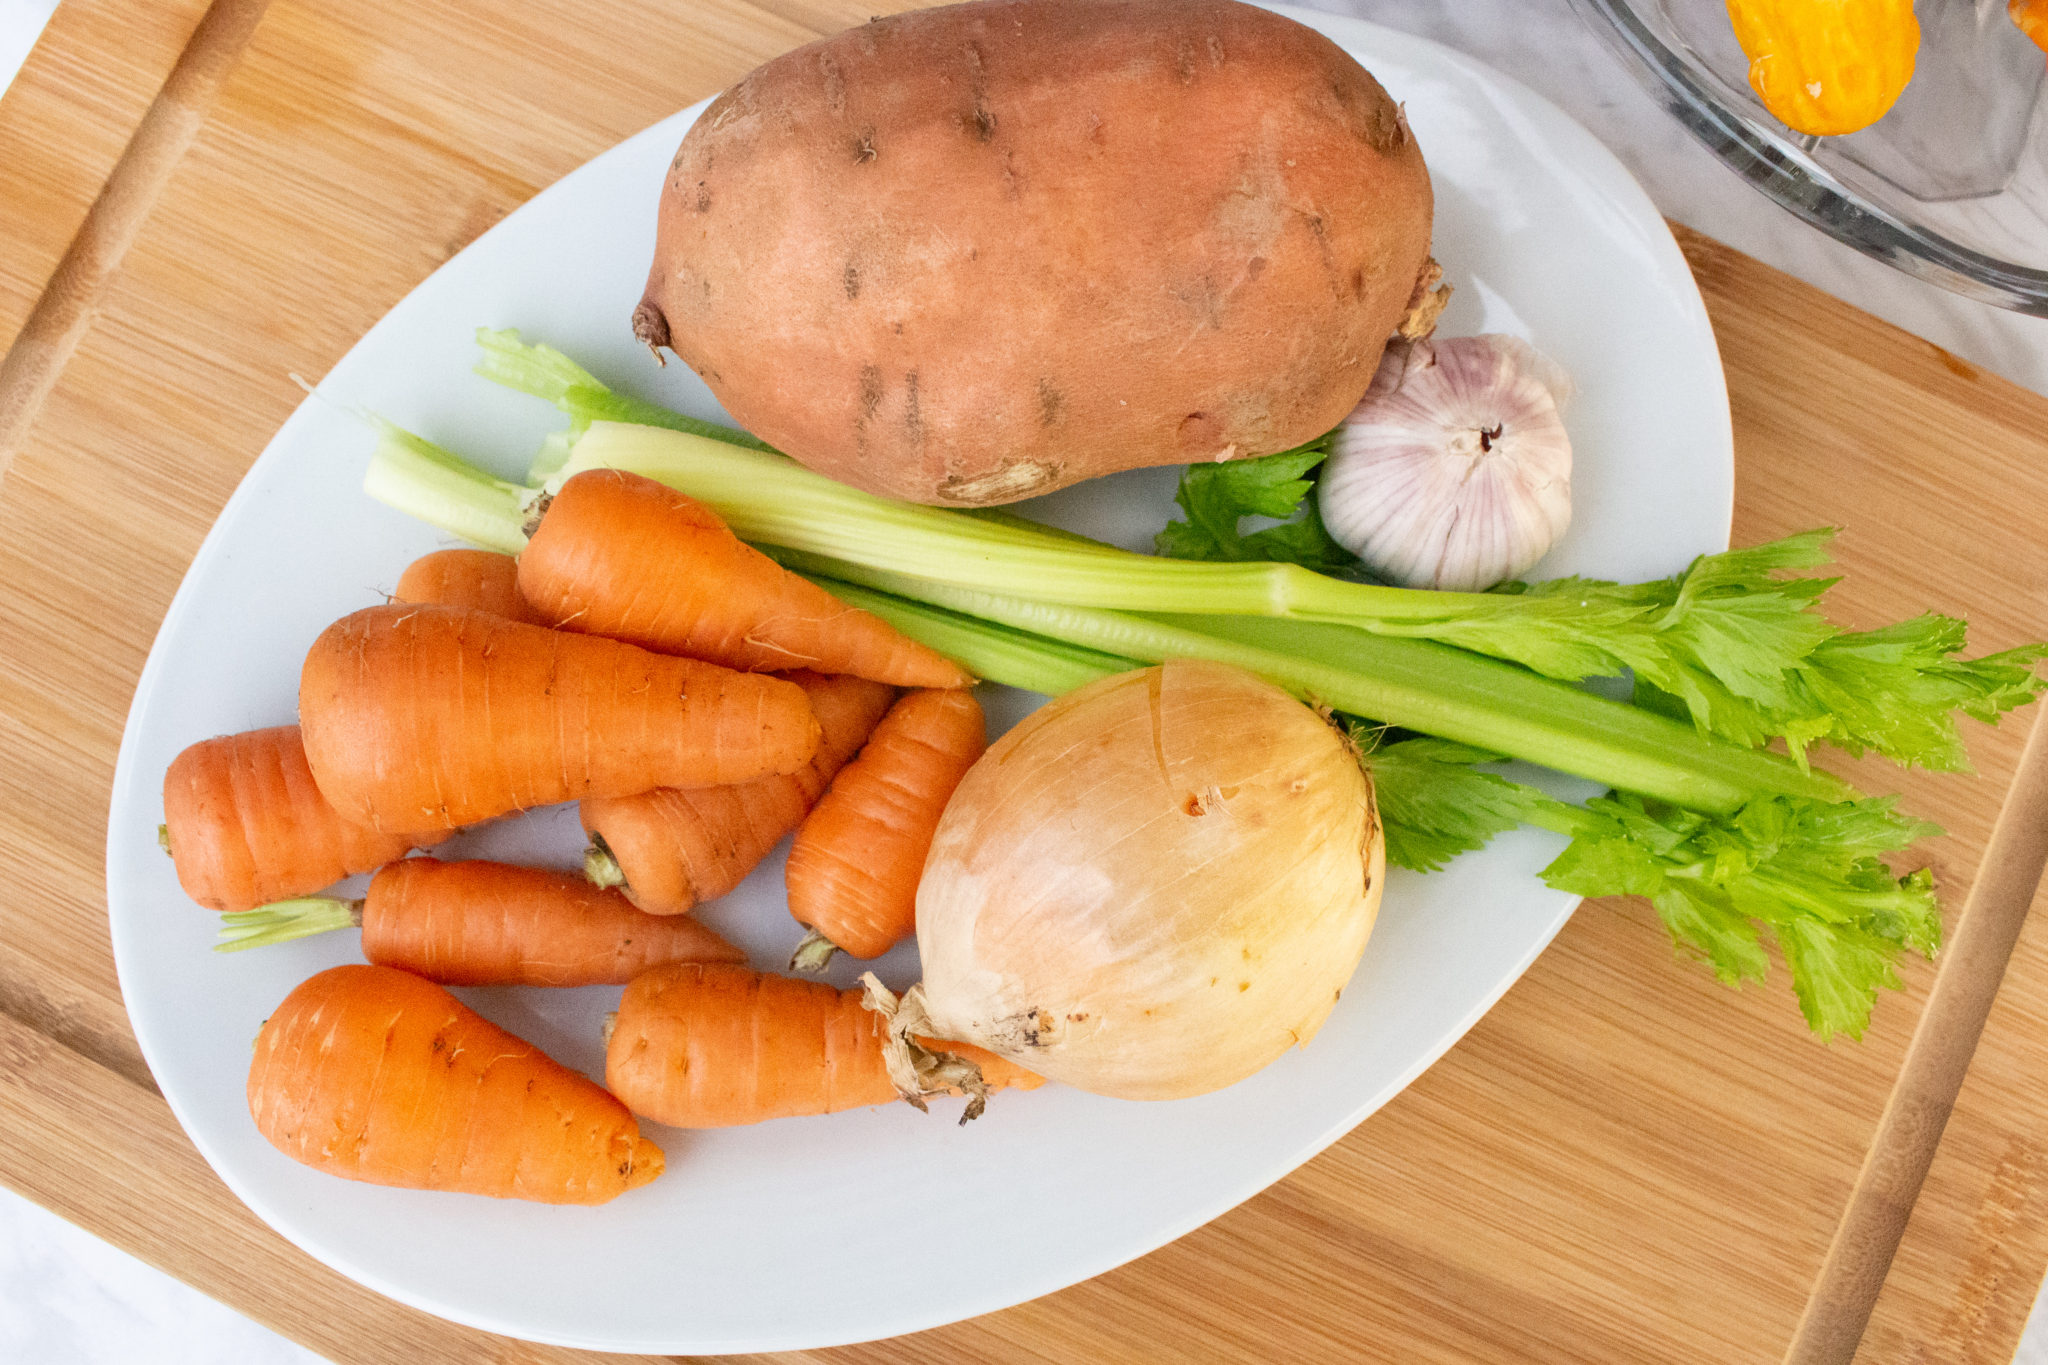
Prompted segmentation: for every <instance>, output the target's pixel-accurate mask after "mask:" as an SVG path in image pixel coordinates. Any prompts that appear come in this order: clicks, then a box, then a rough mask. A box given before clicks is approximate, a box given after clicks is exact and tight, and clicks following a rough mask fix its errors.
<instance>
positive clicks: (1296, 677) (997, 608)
mask: <svg viewBox="0 0 2048 1365" xmlns="http://www.w3.org/2000/svg"><path fill="white" fill-rule="evenodd" d="M769 553H771V554H773V555H774V556H775V557H776V558H777V559H778V560H780V561H781V562H783V563H784V564H786V565H788V566H789V567H791V568H794V569H797V570H799V571H801V572H804V573H812V574H818V575H820V576H822V577H829V578H833V579H836V580H838V581H840V582H844V583H859V584H861V585H864V586H866V587H870V588H874V589H876V590H878V591H880V592H884V593H888V594H892V595H894V596H897V597H899V598H913V599H916V600H918V601H923V602H928V603H932V604H935V605H938V606H942V607H945V608H947V609H949V610H951V611H955V612H961V613H965V614H967V615H969V616H976V617H980V618H983V619H984V620H990V621H995V622H999V623H1000V624H1002V625H1006V626H1010V627H1013V628H1015V629H1018V630H1023V631H1029V632H1032V633H1034V634H1036V635H1040V636H1046V637H1050V638H1052V639H1057V640H1065V641H1068V642H1070V643H1073V644H1077V645H1082V646H1085V647H1087V648H1089V649H1092V650H1099V651H1102V652H1104V653H1107V654H1112V655H1118V656H1122V657H1125V658H1130V659H1137V660H1142V661H1144V662H1146V663H1157V662H1159V661H1161V660H1165V659H1214V660H1216V661H1218V662H1221V663H1232V664H1236V665H1238V666H1239V667H1242V668H1245V669H1247V670H1248V671H1250V672H1253V673H1257V674H1258V675H1259V676H1261V677H1263V678H1266V679H1268V680H1269V681H1272V682H1274V683H1277V684H1279V685H1280V686H1282V687H1285V688H1287V689H1288V690H1289V691H1291V692H1293V693H1295V694H1296V695H1297V696H1300V697H1302V698H1304V699H1306V700H1310V701H1316V702H1321V703H1323V704H1326V705H1329V706H1332V707H1334V708H1336V709H1337V710H1340V711H1346V712H1349V713H1351V714H1353V715H1359V716H1369V717H1371V718H1372V719H1374V720H1377V721H1381V722H1384V723H1386V724H1389V725H1398V726H1401V727H1402V728H1404V729H1410V730H1418V731H1421V732H1423V733H1425V734H1432V735H1439V736H1442V737H1443V738H1445V739H1451V740H1456V741H1458V742H1460V743H1464V744H1470V745H1474V746H1477V747H1480V748H1484V749H1488V750H1490V751H1492V752H1495V753H1501V754H1505V755H1508V756H1509V757H1512V758H1520V759H1525V760H1527V761H1528V762H1531V763H1539V764H1542V765H1543V766H1544V767H1547V768H1555V769H1557V770H1558V771H1559V772H1566V773H1571V774H1574V775H1575V776H1579V777H1585V778H1590V779H1591V780H1593V781H1595V782H1601V783H1605V784H1606V785H1608V786H1611V787H1616V788H1619V789H1621V790H1623V791H1632V792H1638V793H1640V794H1642V795H1644V796H1650V797H1654V798H1657V799H1659V800H1663V801H1669V802H1671V803H1672V804H1674V805H1678V806H1683V807H1685V808H1687V809H1689V810H1698V811H1704V812H1707V813H1710V814H1721V815H1725V814H1728V813H1729V812H1732V811H1734V810H1736V809H1738V808H1739V807H1740V806H1742V805H1743V804H1744V803H1745V802H1746V801H1748V800H1749V799H1750V798H1751V797H1753V796H1755V795H1756V794H1758V793H1759V792H1775V793H1783V794H1786V795H1794V796H1804V797H1810V798H1816V799H1820V800H1830V801H1832V800H1840V799H1842V798H1844V797H1846V796H1850V795H1853V792H1851V790H1850V789H1849V788H1848V787H1847V786H1846V785H1845V784H1844V783H1842V782H1840V781H1839V780H1837V779H1835V778H1833V777H1830V776H1829V775H1827V774H1826V773H1821V772H1816V771H1812V770H1806V769H1801V768H1800V767H1799V766H1798V765H1796V764H1794V763H1792V762H1791V761H1790V760H1788V759H1786V758H1784V757H1782V756H1780V755H1777V754H1773V753H1767V752H1762V751H1758V750H1752V749H1741V748H1737V747H1735V746H1733V745H1729V744H1724V743H1720V742H1717V741H1715V740H1713V739H1710V738H1707V737H1706V736H1703V735H1701V734H1700V733H1699V732H1698V731H1697V730H1695V729H1693V728H1692V727H1691V726H1689V725H1686V724H1684V723H1683V722H1680V721H1675V720H1672V719H1669V718H1668V717H1665V716H1660V715H1657V714H1656V713H1654V712H1650V711H1644V710H1640V709H1638V708H1636V707H1632V706H1626V705H1623V704H1621V703H1619V702H1611V701H1608V700H1606V699H1605V698H1603V697H1598V696H1595V695H1593V694H1592V693H1590V692H1583V691H1581V690H1579V689H1578V688H1575V687H1572V686H1569V685H1568V684H1565V683H1559V682H1553V681H1551V680H1549V679H1546V678H1540V677H1537V676H1536V675H1535V674H1533V673H1530V672H1528V671H1526V670H1524V669H1519V668H1516V667H1514V666H1513V665H1511V664H1504V663H1500V662H1498V661H1497V660H1493V659H1487V658H1483V657H1481V656H1479V655H1475V654H1469V653H1466V652H1465V651H1463V650H1458V649H1453V648H1451V647H1449V646H1447V645H1437V644H1432V643H1430V642H1428V641H1425V640H1403V639H1387V638H1381V637H1378V636H1373V635H1368V634H1365V633H1363V632H1361V631H1355V630H1350V629H1347V628H1345V627H1342V626H1323V625H1317V624H1314V623H1308V622H1291V621H1266V620H1259V619H1256V618H1243V617H1200V616H1190V617H1166V616H1141V615H1133V614H1126V613H1121V612H1110V611H1100V610H1095V609H1091V608H1086V607H1073V606H1061V605H1057V604H1052V603H1045V602H1033V601H1028V600H1026V599H1024V598H1018V597H1005V596H1001V595H999V594H995V593H984V592H978V591H975V590H973V589H968V588H956V587H952V586H950V585H946V584H937V583H930V582H927V581H925V580H923V579H919V578H914V577H911V576H909V575H905V574H892V573H889V572H887V571H884V570H877V569H871V568H867V567H865V566H862V565H857V564H848V563H844V562H839V561H834V560H831V559H827V558H824V557H822V556H818V555H811V554H806V553H804V552H802V551H791V550H788V549H786V548H783V547H779V546H778V547H769ZM906 633H911V632H909V631H906ZM927 643H930V642H929V641H927ZM935 647H936V646H935Z"/></svg>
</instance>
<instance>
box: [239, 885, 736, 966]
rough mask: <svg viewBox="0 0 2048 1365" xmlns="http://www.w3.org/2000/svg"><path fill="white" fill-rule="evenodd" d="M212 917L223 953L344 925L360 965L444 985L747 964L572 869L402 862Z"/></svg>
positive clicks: (701, 933) (698, 929) (708, 936)
mask: <svg viewBox="0 0 2048 1365" xmlns="http://www.w3.org/2000/svg"><path fill="white" fill-rule="evenodd" d="M221 919H222V921H223V924H222V929H221V937H222V938H223V940H225V941H224V942H222V943H220V944H218V945H216V946H217V947H218V949H219V950H220V951H222V952H234V951H237V950H240V949H243V948H260V947H264V946H266V945H268V944H272V943H283V942H286V941H287V940H290V939H295V938H304V937H306V936H307V935H309V934H321V933H326V932H327V931H328V930H330V929H342V928H347V927H348V926H350V925H354V926H357V927H359V928H361V929H362V931H363V956H364V957H367V958H368V959H370V961H372V962H374V963H376V964H377V965H378V966H380V967H398V968H402V969H403V970H405V971H408V972H412V973H413V974H415V975H417V976H424V977H425V978H426V979H427V980H429V981H438V982H440V983H441V984H442V985H444V986H600V985H602V986H623V985H624V984H626V983H627V982H628V981H631V980H632V979H633V978H634V977H636V976H638V975H639V974H640V973H642V972H644V971H646V970H648V969H649V968H650V967H658V966H661V965H662V964H663V963H666V962H739V961H743V960H744V959H745V957H746V954H744V953H742V952H741V951H740V950H739V949H737V948H735V947H733V946H732V945H731V944H730V943H727V942H726V941H725V940H724V939H722V938H720V937H719V936H718V935H717V934H714V933H712V932H711V931H710V930H709V929H707V928H705V927H704V926H703V925H701V924H699V923H697V921H695V920H693V919H690V918H688V917H687V916H680V917H679V916H667V917H663V916H658V915H649V914H644V913H642V912H641V911H639V910H636V909H634V908H633V906H632V903H631V902H629V901H628V900H627V899H626V898H625V897H624V896H621V895H620V894H619V893H618V892H616V891H606V890H603V889H601V888H599V887H595V886H592V885H591V884H590V883H589V882H587V881H585V880H584V879H583V878H582V877H579V876H576V875H574V874H573V873H567V872H552V871H549V870H548V869H546V868H540V867H514V866H512V865H510V864H508V863H485V862H441V861H439V860H437V859H434V858H406V859H403V860H401V861H399V862H395V863H390V864H388V865H386V866H385V868H384V869H383V870H382V871H380V872H379V873H378V874H377V875H376V876H375V877H372V878H371V879H370V889H369V892H368V894H367V895H365V896H364V897H363V899H361V900H357V901H345V900H337V899H331V898H328V897H323V896H308V897H305V898H302V899H299V900H287V901H279V902H277V903H276V904H274V905H265V906H261V907H259V908H257V909H255V910H251V911H248V912H246V913H244V914H239V915H223V916H222V917H221Z"/></svg>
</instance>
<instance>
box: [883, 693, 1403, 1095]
mask: <svg viewBox="0 0 2048 1365" xmlns="http://www.w3.org/2000/svg"><path fill="white" fill-rule="evenodd" d="M1384 866H1385V854H1384V847H1383V844H1382V840H1381V836H1380V827H1379V819H1378V815H1377V812H1376V810H1375V807H1374V803H1373V795H1372V787H1371V784H1370V782H1369V781H1368V780H1367V778H1366V776H1365V774H1364V773H1363V772H1362V771H1361V770H1360V768H1359V765H1358V761H1357V758H1356V756H1355V754H1354V753H1353V752H1352V749H1351V746H1350V745H1349V743H1348V742H1347V741H1346V739H1345V738H1344V736H1343V735H1341V734H1340V733H1339V732H1338V731H1337V730H1336V729H1334V728H1333V727H1332V726H1331V725H1330V724H1329V723H1328V721H1326V720H1325V719H1324V718H1323V717H1322V716H1320V715H1318V714H1317V713H1316V712H1315V711H1312V710H1311V709H1310V708H1308V707H1307V706H1304V705H1302V704H1301V703H1300V702H1298V701H1296V700H1295V699H1294V698H1292V697H1290V696H1288V695H1287V694H1286V693H1285V692H1283V691H1281V690H1280V689H1279V688H1277V687H1274V686H1272V685H1271V684H1268V683H1265V682H1262V681H1260V680H1259V679H1257V678H1255V677H1253V676H1252V675H1251V674H1249V673H1246V672H1244V671H1242V670H1240V669H1236V668H1231V667H1228V666H1226V665H1222V664H1214V663H1205V662H1196V661H1189V662H1174V663H1168V664H1165V665H1163V666H1161V667H1158V668H1147V669H1140V670H1138V671H1136V672H1131V673H1122V674H1118V675H1116V676H1115V677H1111V678H1104V679H1102V680H1101V681H1100V682H1097V683H1093V684H1091V685H1089V686H1087V687H1084V688H1082V689H1080V690H1079V691H1076V692H1073V693H1070V694H1068V695H1067V696H1065V697H1063V698H1061V699H1059V700H1057V701H1055V702H1053V703H1051V704H1050V705H1048V706H1046V707H1044V708H1043V709H1041V710H1039V711H1037V712H1036V713H1034V714H1033V715H1031V716H1030V717H1029V718H1027V719H1026V720H1025V721H1024V723H1023V724H1021V725H1019V726H1018V727H1017V728H1016V729H1014V730H1012V731H1011V732H1010V733H1009V734H1007V735H1005V736H1004V737H1003V738H1002V739H1000V740H998V741H997V742H996V743H995V744H994V745H993V746H992V747H991V748H990V749H989V751H988V753H987V754H986V755H985V756H984V757H983V758H982V760H981V761H980V762H979V763H977V764H975V766H974V767H973V769H972V770H971V771H969V773H968V774H967V777H966V779H965V780H964V781H963V782H962V783H961V784H960V787H959V790H958V791H957V792H955V793H954V796H953V799H952V801H951V803H950V804H949V805H948V806H947V807H946V814H945V818H944V819H943V820H942V821H941V822H940V824H939V829H938V834H937V836H936V837H935V838H934V840H933V842H932V849H931V855H930V857H929V859H928V860H927V861H926V863H925V870H924V878H923V881H922V882H921V883H920V885H919V887H918V894H917V946H918V951H919V953H920V954H921V955H922V957H923V960H924V980H923V981H922V982H921V983H920V984H919V985H917V986H913V987H912V988H911V990H910V992H909V993H908V994H907V995H906V996H905V997H904V1000H903V1001H902V1002H901V1009H900V1010H895V1014H896V1017H895V1026H894V1027H893V1028H892V1036H893V1039H894V1046H893V1048H892V1074H893V1075H894V1076H895V1077H896V1079H897V1081H898V1085H899V1087H900V1088H902V1089H904V1090H905V1093H906V1094H909V1095H911V1096H912V1098H915V1094H916V1093H917V1092H920V1091H921V1092H924V1093H930V1092H931V1091H933V1090H935V1089H937V1088H939V1080H938V1079H937V1077H938V1073H937V1071H936V1069H935V1068H936V1067H937V1066H938V1063H937V1062H936V1061H935V1059H934V1057H933V1055H932V1054H930V1053H927V1052H926V1051H925V1050H924V1049H923V1048H921V1047H918V1046H917V1045H916V1044H915V1042H914V1040H913V1038H912V1035H917V1036H922V1037H939V1038H952V1039H958V1040H960V1041H963V1042H971V1043H975V1044H978V1045H980V1046H982V1047H985V1048H987V1049H989V1050H990V1051H991V1052H995V1053H998V1054H1000V1055H1001V1056H1004V1057H1007V1058H1009V1059H1010V1060H1012V1061H1015V1062H1018V1063H1020V1064H1021V1065H1023V1066H1026V1067H1029V1068H1030V1069H1031V1070H1033V1071H1036V1072H1038V1073H1039V1074H1040V1075H1043V1076H1046V1077H1048V1078H1050V1079H1052V1080H1058V1081H1063V1082H1065V1083H1067V1084H1069V1085H1074V1086H1078V1087H1080V1088H1081V1089H1083V1090H1092V1091H1095V1092H1097V1093H1098V1094H1103V1095H1114V1096H1119V1097H1122V1098H1127V1099H1177V1098H1181V1097H1184V1096H1188V1095H1199V1094H1203V1093H1205V1092H1207V1091H1210V1090H1216V1089H1220V1088H1221V1087H1223V1086H1226V1085H1230V1084H1232V1083H1233V1082H1236V1081H1239V1080H1242V1079H1243V1078H1244V1077H1246V1076H1249V1075H1251V1074H1252V1073H1253V1072H1255V1071H1257V1070H1258V1069H1259V1068H1261V1067H1263V1066H1265V1065H1266V1064H1267V1063H1268V1062H1270V1061H1272V1060H1273V1059H1274V1058H1276V1057H1278V1056H1279V1055H1280V1054H1281V1053H1283V1052H1285V1051H1286V1050H1287V1049H1288V1048H1290V1047H1294V1046H1297V1045H1300V1044H1304V1043H1306V1042H1307V1041H1308V1040H1309V1039H1310V1038H1311V1037H1312V1036H1314V1034H1315V1032H1316V1030H1317V1029H1318V1028H1319V1027H1321V1025H1322V1022H1323V1020H1324V1019H1325V1018H1326V1017H1327V1016H1328V1015H1329V1013H1330V1009H1331V1007H1332V1006H1333V1005H1335V1004H1336V1002H1337V997H1338V995H1339V994H1340V993H1341V992H1342V990H1343V987H1344V983H1345V982H1346V981H1348V980H1349V979H1350V977H1351V973H1352V970H1353V969H1354V968H1355V967H1356V966H1357V964H1358V958H1359V954H1360V953H1361V952H1362V951H1363V950H1364V948H1365V941H1366V937H1367V935H1368V934H1370V933H1371V931H1372V924H1373V918H1374V915H1375V913H1376V912H1377V910H1378V906H1379V897H1380V882H1381V880H1382V877H1383V874H1384ZM869 998H870V1001H871V1003H873V1004H874V1005H876V1007H878V1008H882V1009H884V1010H885V1012H888V1011H891V1010H894V1007H895V1003H896V1002H895V1001H894V998H893V997H891V996H889V994H888V993H887V992H886V991H883V990H881V989H880V988H879V985H878V984H877V985H873V986H871V989H870V995H869ZM924 1073H932V1074H930V1075H925V1074H924ZM949 1083H951V1084H956V1085H957V1084H958V1081H957V1078H953V1079H952V1080H951V1081H950V1082H949Z"/></svg>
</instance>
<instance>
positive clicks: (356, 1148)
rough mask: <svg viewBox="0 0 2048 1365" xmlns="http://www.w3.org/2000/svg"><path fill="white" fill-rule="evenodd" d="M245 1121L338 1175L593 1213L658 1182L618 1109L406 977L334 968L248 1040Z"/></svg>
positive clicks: (655, 1160)
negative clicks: (251, 1052)
mask: <svg viewBox="0 0 2048 1365" xmlns="http://www.w3.org/2000/svg"><path fill="white" fill-rule="evenodd" d="M249 1113H250V1116H251V1117H253V1118H254V1119H255V1120H256V1127H257V1129H258V1130H259V1131H260V1132H261V1133H262V1134H263V1136H264V1137H266V1138H268V1139H269V1140H270V1144H271V1145H272V1146H273V1147H275V1148H277V1149H278V1150H279V1151H280V1152H283V1153H284V1154H285V1155H286V1156H288V1157H290V1158H291V1159H292V1160H294V1161H299V1162H303V1163H305V1164H306V1165H308V1166H311V1167H313V1168H314V1169H315V1170H320V1171H326V1172H328V1173H330V1174H332V1175H338V1176H342V1177H344V1178H345V1179H349V1180H367V1181H369V1182H371V1183H373V1184H377V1185H400V1186H404V1187H406V1188H408V1189H416V1190H455V1191H459V1192H461V1193H464V1194H487V1195H492V1196H494V1197H496V1198H500V1199H531V1200H535V1201H537V1202H539V1203H543V1204H603V1203H606V1202H608V1201H610V1200H612V1199H614V1198H616V1197H617V1196H618V1195H620V1194H622V1193H624V1192H625V1191H627V1190H630V1189H632V1188H634V1187H635V1186H637V1185H644V1184H646V1183H647V1182H648V1181H650V1180H652V1179H654V1177H656V1176H658V1175H660V1174H661V1169H662V1164H663V1162H662V1154H661V1149H660V1148H659V1147H657V1146H655V1145H654V1144H653V1143H652V1142H649V1141H648V1140H647V1139H646V1138H644V1137H641V1136H640V1125H639V1124H638V1123H637V1122H635V1121H634V1119H633V1116H632V1115H631V1114H630V1113H628V1112H627V1111H626V1106H625V1105H623V1104H621V1103H619V1102H618V1101H617V1100H615V1099H613V1098H612V1097H611V1096H610V1095H607V1094H606V1093H605V1092H604V1091H603V1090H601V1089H599V1088H598V1087H597V1085H595V1084H594V1083H593V1082H591V1081H590V1080H588V1079H586V1078H585V1077H583V1076H580V1075H578V1074H577V1073H576V1072H574V1071H571V1070H569V1068H567V1067H565V1066H563V1065H561V1064H560V1063H559V1062H556V1061H554V1060H553V1059H552V1058H550V1057H549V1056H548V1055H547V1054H546V1053H544V1052H542V1051H541V1050H540V1049H539V1048H536V1047H534V1046H533V1045H532V1044H530V1043H527V1042H524V1041H522V1040H520V1039H518V1038H515V1037H513V1036H512V1035H511V1034H509V1033H507V1032H505V1030H503V1029H501V1028H499V1027H498V1026H497V1025H496V1024H493V1023H490V1022H489V1021H487V1020H485V1019H484V1018H482V1017H481V1016H479V1015H477V1014H476V1013H474V1012H473V1011H471V1010H470V1009H468V1008H467V1007H465V1006H464V1005H463V1004H462V1002H461V1001H459V1000H457V999H456V998H455V997H454V996H452V995H450V994H448V992H447V991H445V990H443V989H441V988H440V987H439V986H436V985H435V984H433V983H432V982H431V981H423V980H421V979H420V978H419V977H417V976H413V975H412V974H411V973H409V972H400V971H393V970H392V969H391V968H389V967H364V966H349V967H334V968H331V969H329V970H327V971H324V972H322V973H320V974H319V975H318V976H316V977H313V978H312V979H311V980H309V981H306V982H304V983H302V984H301V985H300V986H299V988H298V989H297V990H294V991H293V992H292V993H291V994H290V995H288V996H286V997H285V999H284V1003H283V1004H281V1005H279V1006H278V1007H277V1009H276V1010H275V1011H274V1012H273V1013H272V1014H271V1016H270V1018H268V1019H266V1020H265V1021H264V1023H263V1030H262V1032H260V1033H258V1034H257V1035H256V1059H255V1061H254V1062H253V1063H252V1064H251V1066H250V1067H249Z"/></svg>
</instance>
